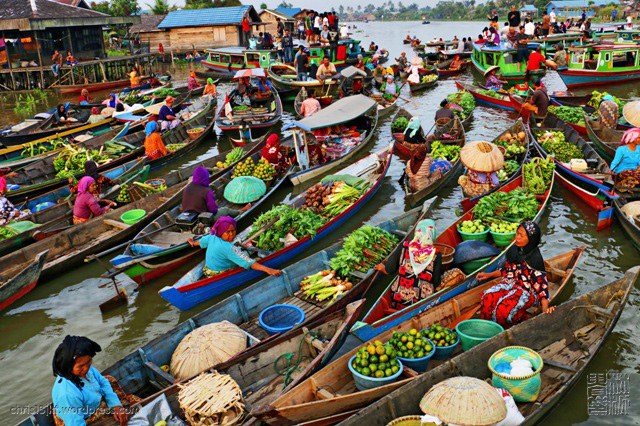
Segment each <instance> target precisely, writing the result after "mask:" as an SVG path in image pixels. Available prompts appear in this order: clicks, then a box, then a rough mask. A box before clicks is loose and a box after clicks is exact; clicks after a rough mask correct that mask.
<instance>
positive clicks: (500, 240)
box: [490, 231, 516, 247]
mask: <svg viewBox="0 0 640 426" xmlns="http://www.w3.org/2000/svg"><path fill="white" fill-rule="evenodd" d="M490 232H491V238H493V242H494V243H496V245H497V246H498V247H506V246H508V245H509V244H511V241H513V239H514V238H515V237H516V233H515V232H507V233H506V234H501V233H499V232H493V231H490Z"/></svg>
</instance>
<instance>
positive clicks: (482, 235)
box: [458, 228, 490, 242]
mask: <svg viewBox="0 0 640 426" xmlns="http://www.w3.org/2000/svg"><path fill="white" fill-rule="evenodd" d="M489 231H490V229H489V228H487V229H486V230H485V231H484V232H477V233H475V234H470V233H468V232H462V231H461V230H459V229H458V233H459V234H460V236H461V237H462V241H471V240H475V241H482V242H486V241H487V239H488V238H489Z"/></svg>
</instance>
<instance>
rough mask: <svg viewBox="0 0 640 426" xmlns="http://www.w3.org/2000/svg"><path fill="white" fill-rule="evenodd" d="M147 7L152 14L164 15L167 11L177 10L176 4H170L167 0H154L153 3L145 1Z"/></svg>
mask: <svg viewBox="0 0 640 426" xmlns="http://www.w3.org/2000/svg"><path fill="white" fill-rule="evenodd" d="M147 7H148V8H149V10H150V11H151V13H152V14H154V15H166V14H167V13H169V12H172V11H174V10H177V9H178V8H177V7H176V6H170V5H169V3H167V0H156V2H155V3H154V4H153V5H150V4H149V3H147Z"/></svg>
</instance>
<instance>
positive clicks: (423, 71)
mask: <svg viewBox="0 0 640 426" xmlns="http://www.w3.org/2000/svg"><path fill="white" fill-rule="evenodd" d="M418 73H419V75H420V83H412V82H410V81H409V82H408V83H409V91H410V92H411V93H412V94H413V93H418V92H420V91H422V90H424V89H429V88H432V87H436V86H437V85H438V79H437V78H436V79H435V80H433V81H424V82H423V81H422V78H424V77H426V76H428V75H435V76H437V75H438V70H436V69H435V68H434V67H431V66H430V67H429V68H420V70H418Z"/></svg>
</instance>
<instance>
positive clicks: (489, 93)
mask: <svg viewBox="0 0 640 426" xmlns="http://www.w3.org/2000/svg"><path fill="white" fill-rule="evenodd" d="M476 92H478V93H480V94H481V95H484V96H488V97H490V98H495V99H504V95H501V94H500V93H498V92H496V91H495V90H491V89H478V90H476Z"/></svg>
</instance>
